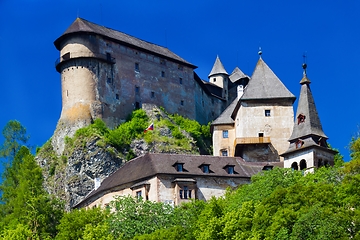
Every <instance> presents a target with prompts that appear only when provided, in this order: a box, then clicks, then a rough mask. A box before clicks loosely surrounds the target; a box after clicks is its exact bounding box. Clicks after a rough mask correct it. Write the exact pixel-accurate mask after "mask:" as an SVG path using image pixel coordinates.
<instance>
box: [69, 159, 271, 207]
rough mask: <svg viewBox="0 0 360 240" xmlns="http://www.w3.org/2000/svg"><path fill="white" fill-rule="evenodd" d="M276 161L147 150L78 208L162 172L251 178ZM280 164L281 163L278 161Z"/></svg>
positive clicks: (90, 195)
mask: <svg viewBox="0 0 360 240" xmlns="http://www.w3.org/2000/svg"><path fill="white" fill-rule="evenodd" d="M176 163H183V169H184V171H183V172H177V171H176V169H175V167H174V165H175V164H176ZM202 164H209V165H210V166H209V168H210V171H211V172H210V173H203V172H202V170H201V168H200V166H201V165H202ZM269 164H272V163H253V162H245V161H244V160H243V159H242V158H239V157H220V156H210V155H179V154H162V153H146V154H145V155H143V156H140V157H137V158H135V159H132V160H130V161H129V162H127V163H125V164H124V165H123V166H122V167H121V168H120V169H118V170H117V171H116V172H114V173H113V174H112V175H110V176H109V177H107V178H106V179H104V181H103V182H102V183H101V185H100V187H99V188H98V189H96V190H94V191H92V192H90V194H89V195H88V196H87V197H86V198H85V199H84V200H83V201H81V202H80V203H78V204H76V205H75V207H77V206H79V205H81V204H82V203H83V202H84V201H86V200H87V199H89V198H91V197H93V196H95V195H97V194H100V193H102V192H106V191H108V190H111V189H113V188H115V187H118V186H121V185H123V184H128V183H134V186H135V185H137V183H139V182H143V181H146V180H147V179H149V178H151V177H154V176H156V175H160V174H167V175H171V176H174V177H176V178H194V177H228V178H251V176H252V175H254V174H256V173H258V172H260V171H262V169H263V167H264V166H266V165H269ZM227 165H232V166H234V171H235V174H228V173H227V172H226V170H225V169H224V167H225V166H227ZM275 165H276V166H278V163H275Z"/></svg>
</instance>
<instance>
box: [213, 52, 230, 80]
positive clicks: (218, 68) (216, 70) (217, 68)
mask: <svg viewBox="0 0 360 240" xmlns="http://www.w3.org/2000/svg"><path fill="white" fill-rule="evenodd" d="M216 74H226V75H229V74H228V73H227V72H226V70H225V68H224V66H223V64H222V63H221V61H220V58H219V55H217V56H216V60H215V63H214V66H213V68H212V69H211V72H210V74H209V76H208V77H211V76H212V75H216Z"/></svg>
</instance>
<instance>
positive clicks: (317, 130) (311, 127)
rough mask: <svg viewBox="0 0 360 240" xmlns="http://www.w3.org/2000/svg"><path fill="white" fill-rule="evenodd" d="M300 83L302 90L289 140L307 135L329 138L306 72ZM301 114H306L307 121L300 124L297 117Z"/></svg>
mask: <svg viewBox="0 0 360 240" xmlns="http://www.w3.org/2000/svg"><path fill="white" fill-rule="evenodd" d="M300 84H301V90H300V97H299V102H298V107H297V110H296V117H295V124H294V128H293V132H292V134H291V137H290V139H289V141H293V140H295V139H298V138H304V137H305V136H310V135H315V136H320V137H323V138H326V139H327V138H328V137H327V136H326V135H325V133H324V132H323V129H322V126H321V122H320V118H319V114H318V112H317V110H316V106H315V101H314V98H313V95H312V93H311V90H310V80H309V79H308V78H307V76H306V73H305V72H304V77H303V78H302V79H301V81H300ZM299 114H302V115H304V116H305V121H304V122H302V123H300V124H298V119H297V117H298V116H299Z"/></svg>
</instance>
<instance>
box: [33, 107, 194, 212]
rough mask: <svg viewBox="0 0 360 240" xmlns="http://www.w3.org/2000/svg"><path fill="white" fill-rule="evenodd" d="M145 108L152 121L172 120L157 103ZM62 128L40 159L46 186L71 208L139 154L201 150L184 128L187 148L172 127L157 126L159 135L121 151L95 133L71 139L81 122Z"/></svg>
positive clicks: (184, 152) (186, 152) (44, 147)
mask: <svg viewBox="0 0 360 240" xmlns="http://www.w3.org/2000/svg"><path fill="white" fill-rule="evenodd" d="M143 109H144V110H145V111H146V113H147V115H148V117H149V119H150V121H151V122H156V121H160V120H161V119H166V120H168V121H171V118H169V117H168V116H167V114H166V113H165V112H163V111H161V110H160V109H159V108H157V107H156V106H154V105H144V106H143ZM58 127H59V129H56V131H55V133H54V136H53V138H52V139H51V140H49V141H48V142H47V143H46V144H45V145H44V146H43V147H42V148H41V150H40V151H39V153H38V154H37V157H36V159H37V161H38V163H39V165H40V166H41V167H42V168H43V174H44V177H45V188H46V189H47V191H48V192H49V193H51V194H54V195H55V196H57V197H59V198H60V199H62V200H64V201H65V205H66V209H68V210H69V209H71V207H73V206H74V205H76V204H77V203H78V202H79V201H81V200H82V199H84V197H85V196H86V195H88V194H89V193H90V192H91V191H92V190H93V189H95V182H96V181H99V182H101V181H102V180H104V179H105V178H106V177H108V176H110V175H111V174H112V173H114V172H115V171H116V170H117V169H119V168H120V167H121V166H122V164H124V163H125V162H126V161H127V158H129V156H130V157H136V156H140V155H143V154H145V153H146V152H153V153H175V154H199V153H200V151H199V148H198V147H197V146H196V141H195V140H194V139H193V138H192V137H191V136H190V134H189V133H187V132H186V131H184V130H181V134H182V136H183V138H184V139H183V140H185V141H186V143H187V147H183V146H178V145H176V144H174V137H173V136H172V135H173V134H172V130H171V129H170V128H169V127H167V126H159V127H158V128H156V129H155V130H154V131H153V133H151V134H154V136H155V135H156V136H157V137H156V138H154V140H152V141H151V142H149V141H145V140H144V139H142V138H137V139H133V141H132V142H131V144H130V147H129V148H127V149H124V150H123V151H120V152H119V151H118V150H117V149H116V148H115V147H113V146H111V145H109V144H108V143H106V141H104V139H103V138H102V136H96V135H94V136H91V137H87V138H77V139H75V140H74V139H73V138H71V137H73V135H74V133H75V131H76V129H78V128H79V127H80V125H79V126H66V125H64V123H61V124H58ZM177 128H178V127H177ZM178 129H180V128H178ZM70 130H71V131H70ZM54 137H55V139H54ZM164 139H166V140H164ZM130 153H131V154H130ZM129 154H130V155H129Z"/></svg>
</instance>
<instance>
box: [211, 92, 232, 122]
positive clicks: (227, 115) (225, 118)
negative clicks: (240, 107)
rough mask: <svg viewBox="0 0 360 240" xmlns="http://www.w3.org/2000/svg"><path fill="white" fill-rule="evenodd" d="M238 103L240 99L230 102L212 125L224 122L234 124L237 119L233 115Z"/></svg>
mask: <svg viewBox="0 0 360 240" xmlns="http://www.w3.org/2000/svg"><path fill="white" fill-rule="evenodd" d="M237 103H238V99H237V98H235V100H234V101H233V102H232V103H230V105H229V106H228V107H227V108H226V109H225V110H224V111H223V112H222V113H221V114H220V116H219V117H217V118H216V119H215V120H214V121H213V122H212V123H211V125H223V124H233V123H234V122H235V121H234V119H232V117H231V115H232V113H233V112H234V110H235V108H236V105H237Z"/></svg>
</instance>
